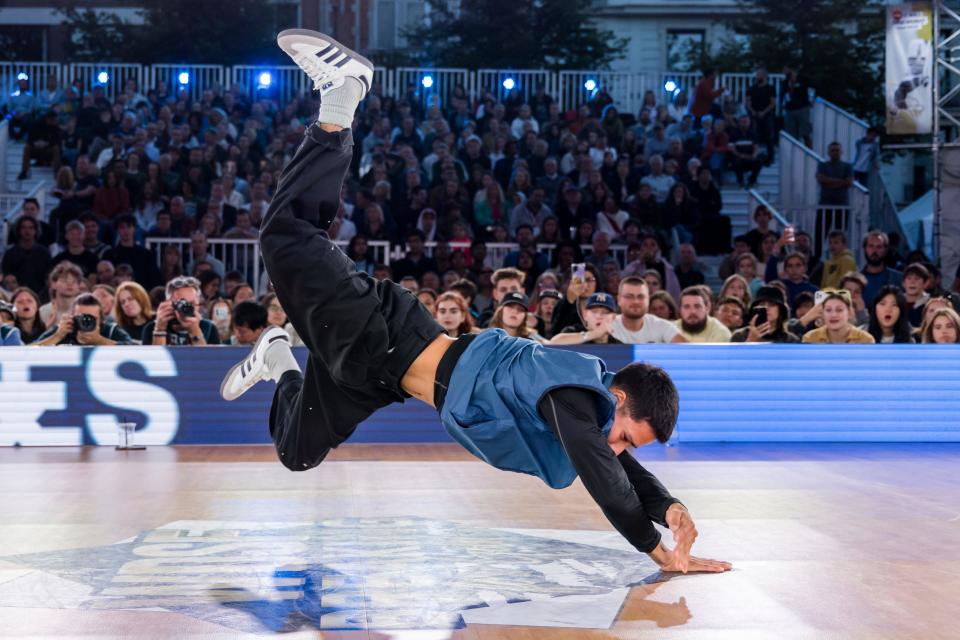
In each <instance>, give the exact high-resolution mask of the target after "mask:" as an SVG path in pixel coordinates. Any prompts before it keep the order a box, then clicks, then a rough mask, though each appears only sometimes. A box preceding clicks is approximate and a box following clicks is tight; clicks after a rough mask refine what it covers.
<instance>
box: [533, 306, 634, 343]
mask: <svg viewBox="0 0 960 640" xmlns="http://www.w3.org/2000/svg"><path fill="white" fill-rule="evenodd" d="M616 315H617V307H616V304H615V303H614V298H613V296H612V295H610V294H608V293H595V294H593V295H592V296H590V297H589V298H587V303H586V305H585V308H584V311H583V322H582V323H577V324H574V325H570V326H567V327H564V328H563V329H561V330H560V332H559V333H558V334H556V335H555V336H554V337H553V338H552V339H551V340H550V341H549V342H548V344H553V345H559V344H620V341H619V340H617V339H616V338H614V337H613V336H612V335H611V331H612V329H613V321H614V318H616Z"/></svg>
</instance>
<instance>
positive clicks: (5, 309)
mask: <svg viewBox="0 0 960 640" xmlns="http://www.w3.org/2000/svg"><path fill="white" fill-rule="evenodd" d="M16 322H17V308H16V307H15V306H13V304H12V303H10V302H7V301H6V300H2V299H0V347H19V346H22V345H23V339H22V338H21V337H20V329H18V328H17V326H16Z"/></svg>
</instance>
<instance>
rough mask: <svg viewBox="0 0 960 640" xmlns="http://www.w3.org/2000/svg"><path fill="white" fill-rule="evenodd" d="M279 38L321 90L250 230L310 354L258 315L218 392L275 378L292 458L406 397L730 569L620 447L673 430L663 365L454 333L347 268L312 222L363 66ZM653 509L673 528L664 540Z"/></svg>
mask: <svg viewBox="0 0 960 640" xmlns="http://www.w3.org/2000/svg"><path fill="white" fill-rule="evenodd" d="M277 41H278V43H279V45H280V47H281V48H282V49H283V50H284V51H286V52H287V53H288V54H289V55H290V57H291V58H293V60H294V61H295V62H296V63H297V65H299V66H300V68H301V69H303V70H304V71H305V72H306V73H307V75H309V76H310V78H311V79H312V80H313V82H314V85H315V87H316V88H317V89H318V90H319V91H320V95H321V100H322V104H321V107H320V115H319V120H318V122H317V123H315V124H313V125H312V126H311V127H310V128H309V129H308V130H307V132H306V136H305V138H304V140H303V142H302V143H301V145H300V147H299V148H298V149H297V151H296V153H295V154H294V157H293V159H292V160H291V161H290V164H289V165H288V166H287V167H286V168H285V169H284V171H283V173H282V174H281V176H280V181H279V185H278V188H277V192H276V195H275V196H274V198H273V201H272V202H271V203H270V208H269V211H268V212H267V215H266V217H265V219H264V221H263V224H262V226H261V229H260V246H261V253H262V255H263V259H264V262H265V265H266V269H267V273H268V274H269V275H270V278H271V280H272V281H273V283H274V287H275V289H276V293H277V296H278V297H279V299H280V302H281V304H282V305H283V308H284V310H285V311H286V312H287V315H288V317H289V318H290V321H291V322H292V323H293V326H294V328H295V329H296V330H297V332H298V333H299V334H300V337H301V338H302V339H303V342H304V344H305V345H306V347H307V349H308V350H309V354H310V355H309V357H308V359H307V365H306V372H304V373H302V372H301V370H300V368H299V365H298V364H297V361H296V360H295V359H294V357H293V353H292V352H291V349H290V339H289V338H288V337H287V334H286V333H285V332H284V331H283V330H282V329H280V328H279V327H271V328H269V329H267V330H266V331H264V332H263V334H262V335H261V336H260V339H259V340H258V341H257V343H256V345H255V346H254V348H253V349H252V350H251V352H250V354H249V355H248V356H247V357H246V358H244V359H243V360H242V361H241V362H239V363H238V364H237V365H235V366H234V367H233V368H232V369H231V370H230V371H229V372H228V373H227V375H226V377H225V378H224V380H223V384H222V385H221V394H222V395H223V397H224V398H225V399H226V400H233V399H235V398H237V397H239V396H240V395H242V394H243V393H244V392H246V391H247V390H248V389H249V388H251V387H252V386H253V385H254V384H256V383H257V382H260V381H262V380H274V381H276V382H277V387H276V391H275V393H274V398H273V404H272V407H271V409H270V434H271V436H272V438H273V442H274V445H275V447H276V450H277V453H278V455H279V458H280V462H282V463H283V464H284V466H286V467H287V468H289V469H291V470H294V471H303V470H305V469H309V468H311V467H314V466H316V465H318V464H320V462H322V461H323V459H324V458H325V457H326V455H327V454H328V453H329V452H330V450H331V449H333V448H335V447H337V446H338V445H339V444H340V443H342V442H343V441H344V440H346V439H347V438H349V437H350V435H351V434H352V433H353V432H354V430H355V429H356V427H357V425H358V424H359V423H360V422H362V421H363V420H364V419H365V418H367V417H368V416H369V415H370V414H372V413H373V412H374V411H376V410H377V409H379V408H381V407H384V406H386V405H388V404H390V403H393V402H403V401H404V400H405V399H406V398H409V397H411V396H412V397H414V398H417V399H419V400H422V401H423V402H426V403H427V404H429V405H431V406H433V407H435V408H436V409H437V411H438V413H439V414H440V420H441V422H442V423H443V426H444V427H445V428H446V430H447V431H448V432H449V434H450V435H451V436H452V437H453V438H454V439H455V440H457V441H458V442H459V443H460V444H461V445H463V446H464V447H465V448H466V449H467V450H468V451H470V452H471V453H472V454H474V455H475V456H477V457H478V458H480V459H481V460H483V461H485V462H487V463H489V464H491V465H493V466H495V467H497V468H499V469H505V470H509V471H517V472H521V473H528V474H531V475H535V476H537V477H539V478H541V479H542V480H543V481H544V482H546V483H547V484H548V485H549V486H550V487H553V488H555V489H562V488H564V487H567V486H569V485H570V484H571V483H572V482H573V480H574V479H575V478H576V477H577V476H579V477H580V479H581V480H582V481H583V484H584V486H585V487H586V489H587V491H588V492H589V493H590V495H591V497H593V499H594V500H595V501H596V502H597V504H598V505H599V506H600V508H601V509H602V510H603V513H604V514H605V515H606V517H607V518H608V519H609V521H610V522H611V524H612V525H613V526H614V527H615V528H616V529H617V530H618V531H619V532H620V533H621V534H622V535H623V536H624V537H625V538H626V539H627V540H628V541H629V542H630V543H631V544H632V545H633V546H634V547H636V548H637V549H638V550H639V551H641V552H644V553H647V554H649V555H650V557H651V558H652V559H653V560H654V561H655V562H656V563H657V564H658V565H659V566H660V567H661V568H662V569H663V570H666V571H683V572H686V571H710V572H719V571H726V570H728V569H730V567H731V565H730V564H729V563H727V562H720V561H716V560H707V559H702V558H696V557H692V556H691V555H690V549H691V547H692V545H693V543H694V540H695V539H696V537H697V530H696V527H695V525H694V522H693V519H692V518H691V516H690V513H689V512H688V511H687V509H686V507H684V506H683V505H682V504H681V503H680V501H678V500H677V499H676V498H674V497H672V496H671V495H670V493H669V492H667V490H666V489H665V488H664V486H663V485H662V484H660V482H659V481H658V480H657V479H656V478H655V477H654V476H653V475H652V474H651V473H650V472H648V471H647V470H646V469H644V468H643V467H642V466H641V465H640V464H639V463H638V462H637V461H636V459H635V458H634V457H633V456H632V455H631V454H630V452H629V451H628V449H629V448H630V447H639V446H642V445H645V444H648V443H651V442H653V441H654V440H658V441H660V442H666V441H667V440H668V439H669V437H670V434H671V433H672V432H673V428H674V424H675V422H676V419H677V411H678V401H677V390H676V388H675V387H674V385H673V382H672V381H671V380H670V378H669V376H668V375H667V374H666V373H665V372H664V371H663V370H662V369H659V368H657V367H654V366H651V365H647V364H639V363H634V364H631V365H629V366H627V367H625V368H624V369H622V370H620V371H618V372H617V373H616V374H614V373H611V372H609V371H607V369H606V366H605V365H604V363H603V361H601V360H600V359H598V358H595V357H592V356H588V355H585V354H580V353H576V352H572V351H565V350H559V349H547V348H543V347H542V346H540V345H539V344H537V343H535V342H532V341H530V340H524V339H520V338H512V337H509V336H508V335H507V334H506V333H504V332H503V331H500V330H490V331H486V332H484V333H481V334H469V335H464V336H462V337H460V338H458V339H456V340H454V339H453V338H450V337H448V336H447V335H445V334H444V332H443V329H442V327H441V326H440V325H439V324H437V323H436V322H435V321H434V319H433V318H432V317H431V315H430V313H429V312H428V311H427V309H425V308H424V307H423V306H422V305H421V304H420V303H419V301H418V300H417V298H416V297H415V296H414V295H413V294H412V293H410V292H409V291H407V290H406V289H404V288H402V287H400V286H399V285H397V284H394V283H393V282H390V281H377V280H375V279H373V278H371V277H370V276H369V275H367V274H366V273H362V272H358V271H357V270H356V269H355V267H354V263H353V261H352V260H350V259H349V258H348V257H347V256H346V254H344V253H343V252H342V251H341V250H340V249H339V248H338V247H337V246H336V245H334V244H333V242H331V240H330V238H329V237H328V236H327V233H326V232H325V229H326V228H327V227H328V226H329V225H330V223H331V221H332V220H333V218H334V217H335V216H336V214H337V211H338V208H339V206H340V188H341V185H342V183H343V180H344V176H345V174H346V172H347V168H348V165H349V164H350V159H351V156H352V146H353V140H352V138H351V133H350V126H351V124H352V121H353V115H354V111H355V110H356V108H357V105H358V104H359V102H360V101H361V100H362V99H363V97H364V96H365V95H366V94H367V92H368V91H369V90H370V86H371V81H372V79H373V71H374V69H373V64H372V63H371V62H370V61H369V60H367V59H366V58H364V57H363V56H360V55H358V54H357V53H355V52H353V51H351V50H350V49H347V48H346V47H344V46H343V45H341V44H340V43H338V42H336V41H335V40H333V39H332V38H330V37H329V36H326V35H323V34H320V33H315V32H312V31H306V30H302V29H292V30H287V31H284V32H282V33H281V34H280V35H279V36H278V38H277ZM654 522H656V523H658V524H660V525H662V526H665V527H669V529H670V530H671V531H672V533H673V538H674V541H675V546H674V548H673V549H672V550H671V549H669V548H667V547H666V546H665V545H664V544H663V543H662V542H661V537H660V534H659V533H658V532H657V530H656V529H655V528H654V526H653V523H654Z"/></svg>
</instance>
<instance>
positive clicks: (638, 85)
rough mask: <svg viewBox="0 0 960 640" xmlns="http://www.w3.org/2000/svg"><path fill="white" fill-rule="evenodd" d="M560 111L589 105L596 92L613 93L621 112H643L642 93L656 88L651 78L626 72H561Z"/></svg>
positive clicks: (559, 82) (611, 95)
mask: <svg viewBox="0 0 960 640" xmlns="http://www.w3.org/2000/svg"><path fill="white" fill-rule="evenodd" d="M557 85H558V94H557V95H556V96H554V97H555V98H556V100H557V102H558V103H559V105H560V109H561V110H563V111H567V110H570V109H575V108H576V107H577V106H578V105H581V104H584V103H586V102H589V101H590V100H591V99H592V98H593V97H594V95H595V94H596V92H597V91H600V90H603V91H606V92H607V93H608V94H610V97H611V98H613V100H614V102H615V103H616V105H617V107H618V108H619V110H620V111H622V112H627V113H635V112H637V111H639V110H640V105H641V103H642V101H643V94H644V92H645V91H646V90H647V89H653V82H652V77H651V76H648V75H647V74H643V73H630V72H627V71H561V72H560V73H559V74H558V77H557Z"/></svg>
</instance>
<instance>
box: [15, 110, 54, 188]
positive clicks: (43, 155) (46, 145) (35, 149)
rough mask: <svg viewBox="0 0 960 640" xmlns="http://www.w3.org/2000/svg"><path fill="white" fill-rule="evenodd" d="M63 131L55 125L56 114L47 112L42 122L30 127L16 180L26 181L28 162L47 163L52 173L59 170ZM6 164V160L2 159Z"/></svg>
mask: <svg viewBox="0 0 960 640" xmlns="http://www.w3.org/2000/svg"><path fill="white" fill-rule="evenodd" d="M62 146H63V131H61V130H60V127H59V125H57V113H56V112H55V111H48V112H47V113H46V115H44V117H43V120H38V121H37V122H35V123H33V125H31V126H30V131H29V133H28V134H27V144H25V145H24V147H23V163H22V164H21V165H20V175H18V176H17V180H26V179H27V177H28V176H29V175H30V161H31V160H37V161H38V162H44V163H49V164H50V167H51V168H52V169H53V172H54V173H57V171H59V170H60V157H61V155H62V154H63V149H62ZM4 162H6V158H4Z"/></svg>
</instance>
